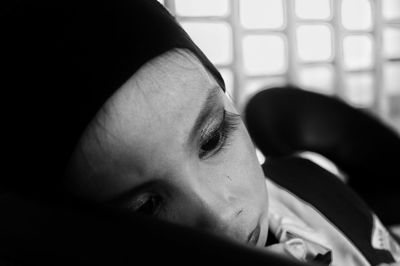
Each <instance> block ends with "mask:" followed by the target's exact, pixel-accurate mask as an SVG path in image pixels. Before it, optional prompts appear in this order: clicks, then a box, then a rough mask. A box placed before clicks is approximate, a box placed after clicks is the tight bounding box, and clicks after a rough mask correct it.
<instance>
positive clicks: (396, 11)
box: [159, 0, 400, 132]
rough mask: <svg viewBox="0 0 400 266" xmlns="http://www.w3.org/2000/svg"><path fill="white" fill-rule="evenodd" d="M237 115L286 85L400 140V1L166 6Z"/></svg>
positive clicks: (194, 1)
mask: <svg viewBox="0 0 400 266" xmlns="http://www.w3.org/2000/svg"><path fill="white" fill-rule="evenodd" d="M159 2H161V3H162V4H164V5H165V6H166V7H168V9H169V10H170V11H171V12H172V13H173V14H174V15H175V16H176V18H177V20H178V21H179V22H180V23H181V24H182V26H183V27H184V28H185V29H186V30H187V32H188V33H189V35H191V37H192V38H193V40H194V41H195V42H196V43H197V45H198V46H199V47H200V48H201V49H202V50H203V51H204V52H205V54H206V55H207V56H208V57H209V58H210V60H211V61H212V62H213V63H214V64H215V65H216V66H217V68H218V69H219V70H220V72H221V74H222V76H223V78H224V80H225V82H226V85H227V89H228V92H229V93H230V94H231V96H232V97H233V99H234V100H235V101H236V103H237V105H238V106H239V109H240V108H241V107H243V106H244V104H245V103H246V101H247V99H248V98H249V97H250V96H251V95H252V94H254V93H256V92H257V91H259V90H261V89H264V88H268V87H273V86H279V85H284V84H294V85H299V86H300V87H302V88H304V89H306V90H313V91H317V92H320V93H325V94H328V95H336V96H339V97H341V98H342V99H344V100H345V101H347V102H348V103H350V104H352V105H353V106H355V107H358V108H363V109H365V110H367V111H369V112H371V113H374V114H376V115H377V116H379V117H380V118H382V119H383V120H384V121H386V122H388V123H389V124H390V125H392V126H394V127H396V128H397V129H398V130H399V132H400V1H399V0H375V1H373V0H164V1H159Z"/></svg>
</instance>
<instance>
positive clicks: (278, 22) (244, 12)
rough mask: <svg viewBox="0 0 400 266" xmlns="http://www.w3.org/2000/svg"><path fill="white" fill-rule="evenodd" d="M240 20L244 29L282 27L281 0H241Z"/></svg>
mask: <svg viewBox="0 0 400 266" xmlns="http://www.w3.org/2000/svg"><path fill="white" fill-rule="evenodd" d="M239 13H240V20H241V22H242V25H243V26H244V27H246V28H252V29H260V28H281V27H283V4H282V0H268V1H265V0H241V1H240V12H239Z"/></svg>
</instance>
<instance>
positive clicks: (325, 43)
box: [296, 25, 332, 61]
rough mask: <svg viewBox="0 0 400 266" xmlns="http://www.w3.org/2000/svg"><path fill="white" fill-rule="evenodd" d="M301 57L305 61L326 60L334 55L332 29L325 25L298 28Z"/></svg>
mask: <svg viewBox="0 0 400 266" xmlns="http://www.w3.org/2000/svg"><path fill="white" fill-rule="evenodd" d="M296 33H297V43H298V53H299V58H300V59H301V60H303V61H324V60H328V59H330V58H331V56H332V37H331V30H330V28H329V27H328V26H324V25H307V26H299V27H298V28H297V32H296Z"/></svg>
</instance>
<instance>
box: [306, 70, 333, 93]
mask: <svg viewBox="0 0 400 266" xmlns="http://www.w3.org/2000/svg"><path fill="white" fill-rule="evenodd" d="M299 85H300V87H301V88H304V89H310V90H313V91H316V92H320V93H324V94H333V93H334V91H333V70H332V67H330V66H315V67H302V68H300V69H299Z"/></svg>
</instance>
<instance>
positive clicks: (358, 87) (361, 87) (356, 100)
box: [345, 73, 374, 107]
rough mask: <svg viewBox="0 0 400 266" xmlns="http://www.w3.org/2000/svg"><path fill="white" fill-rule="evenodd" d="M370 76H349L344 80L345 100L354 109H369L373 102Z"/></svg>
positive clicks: (371, 78)
mask: <svg viewBox="0 0 400 266" xmlns="http://www.w3.org/2000/svg"><path fill="white" fill-rule="evenodd" d="M373 82H374V80H373V77H372V75H371V74H369V73H367V74H365V73H364V74H350V75H348V77H347V78H346V92H345V93H346V98H347V99H348V100H349V102H350V103H351V104H352V105H354V106H356V107H371V106H372V105H373V102H374V89H373Z"/></svg>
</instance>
